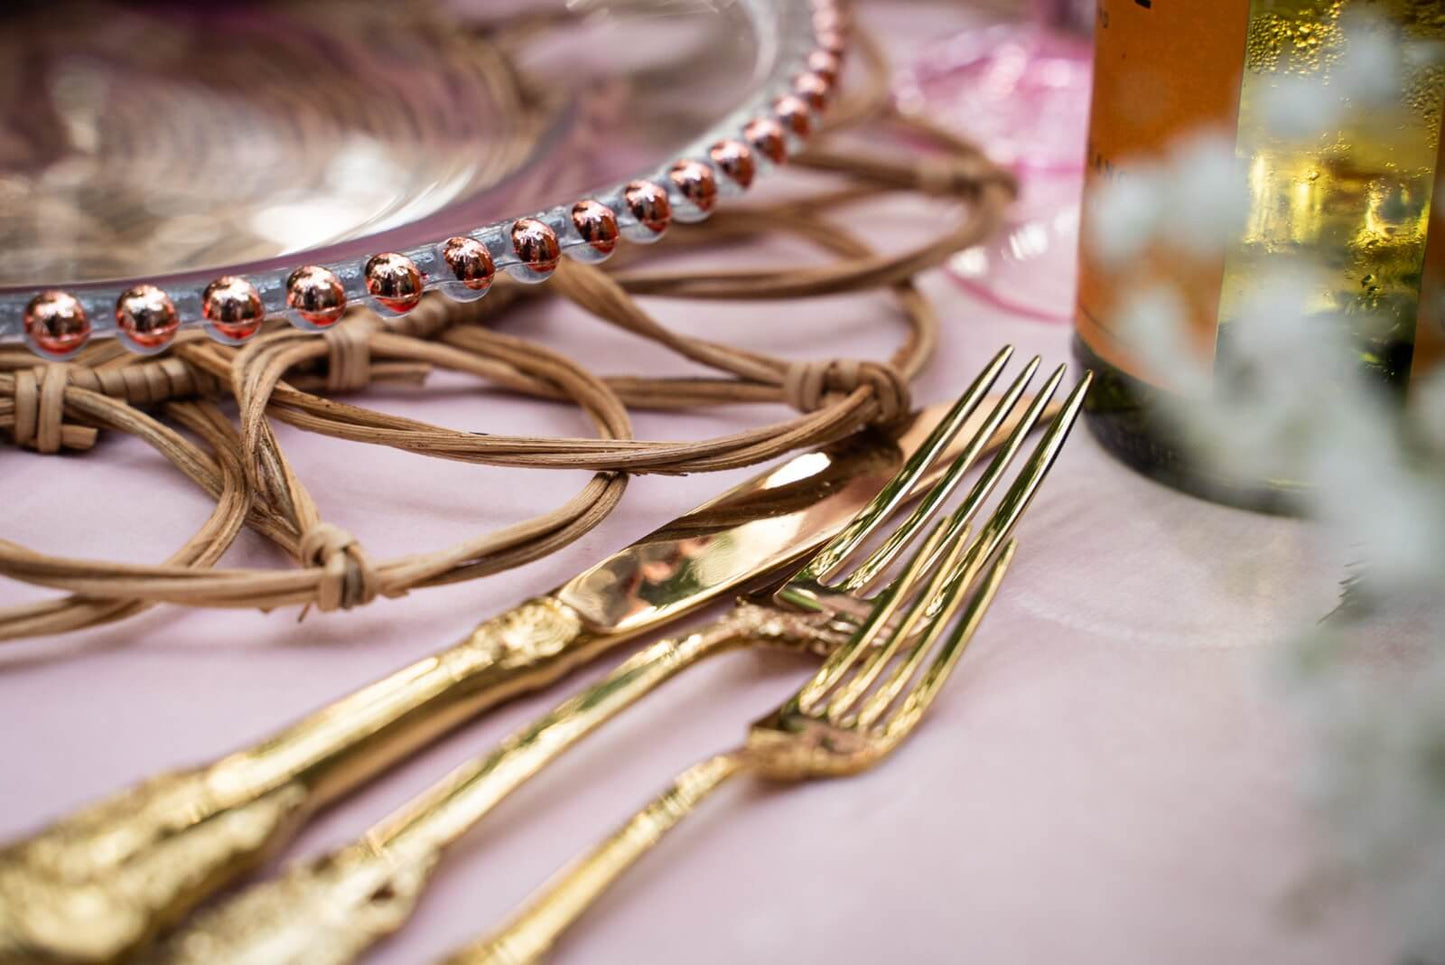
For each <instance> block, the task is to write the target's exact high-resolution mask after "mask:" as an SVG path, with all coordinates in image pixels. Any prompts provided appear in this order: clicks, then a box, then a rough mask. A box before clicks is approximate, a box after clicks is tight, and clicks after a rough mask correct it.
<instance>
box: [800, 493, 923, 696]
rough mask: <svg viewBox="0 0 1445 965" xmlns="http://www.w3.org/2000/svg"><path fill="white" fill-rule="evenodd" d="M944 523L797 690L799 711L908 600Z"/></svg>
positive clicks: (824, 691)
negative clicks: (847, 637)
mask: <svg viewBox="0 0 1445 965" xmlns="http://www.w3.org/2000/svg"><path fill="white" fill-rule="evenodd" d="M946 523H947V520H940V521H939V523H938V525H937V526H935V527H934V528H933V532H931V533H929V534H928V538H927V539H926V540H924V543H923V547H922V548H921V549H920V550H919V551H918V553H917V554H916V555H914V557H913V559H911V560H909V562H908V566H907V567H905V568H904V570H903V573H902V575H900V576H899V577H898V579H897V580H896V581H895V582H894V583H893V585H892V586H890V587H889V588H888V590H887V591H886V592H885V594H884V596H883V598H882V599H880V600H879V601H878V603H877V605H876V606H874V607H873V609H872V611H871V612H870V613H869V614H868V617H867V618H866V619H865V620H864V621H863V623H862V625H861V626H859V628H858V630H857V631H856V632H855V633H854V634H853V636H852V638H851V639H850V640H849V641H848V642H847V643H846V644H845V645H843V646H841V647H839V648H838V649H837V650H834V651H833V652H832V653H831V654H830V655H829V656H828V659H827V660H826V661H824V663H823V666H822V668H821V669H819V671H818V672H817V673H816V674H814V675H813V679H811V680H809V681H808V682H807V683H806V684H804V685H803V686H802V689H800V690H799V691H798V694H797V696H796V697H795V698H794V699H793V703H794V704H795V705H796V706H797V707H798V709H799V710H802V711H804V712H805V713H806V712H811V711H812V709H813V707H814V706H815V705H816V704H817V702H818V701H819V700H820V699H821V698H822V697H823V696H824V695H826V694H827V693H828V691H829V690H831V689H833V685H834V684H836V683H837V682H838V680H839V679H840V678H841V677H842V676H843V674H845V673H847V672H848V669H849V668H850V667H852V666H853V664H854V663H855V662H856V661H857V659H858V655H859V654H860V653H862V652H863V651H864V650H866V649H868V648H869V647H871V646H872V645H873V641H874V640H875V639H877V637H878V635H879V634H880V633H882V632H883V631H884V629H885V628H886V627H887V626H888V624H889V622H890V621H891V620H892V619H893V615H894V614H895V613H896V612H898V608H899V607H901V606H902V605H903V603H904V602H905V601H906V600H908V599H909V597H910V594H911V591H912V590H913V587H914V586H915V585H916V584H917V583H918V581H919V580H921V579H922V578H923V575H924V573H925V572H926V571H927V562H928V557H929V555H930V554H931V552H932V550H933V549H934V547H936V546H937V545H938V543H939V541H940V540H942V539H943V536H944V531H945V530H946V529H947V526H946V525H945V524H946Z"/></svg>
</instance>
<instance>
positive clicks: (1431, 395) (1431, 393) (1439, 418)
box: [1410, 368, 1445, 456]
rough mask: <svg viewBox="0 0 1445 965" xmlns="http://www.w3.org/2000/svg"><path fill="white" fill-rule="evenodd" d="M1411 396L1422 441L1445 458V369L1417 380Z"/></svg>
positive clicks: (1411, 390)
mask: <svg viewBox="0 0 1445 965" xmlns="http://www.w3.org/2000/svg"><path fill="white" fill-rule="evenodd" d="M1410 395H1411V404H1412V407H1413V415H1414V417H1415V425H1416V426H1417V427H1418V428H1419V430H1420V435H1421V438H1422V440H1423V441H1424V442H1425V443H1426V444H1427V445H1428V446H1430V448H1431V449H1432V450H1434V452H1435V453H1436V454H1437V455H1439V456H1445V368H1442V369H1440V370H1439V371H1436V372H1433V373H1431V374H1430V375H1427V376H1423V377H1421V378H1419V379H1417V380H1416V381H1415V384H1414V385H1413V386H1411V387H1410Z"/></svg>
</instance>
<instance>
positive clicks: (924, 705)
mask: <svg viewBox="0 0 1445 965" xmlns="http://www.w3.org/2000/svg"><path fill="white" fill-rule="evenodd" d="M950 529H951V528H950V526H949V521H948V520H945V521H944V522H942V523H940V524H939V525H938V526H937V527H936V528H935V529H934V530H933V533H932V534H931V535H930V537H929V538H928V540H927V541H925V543H924V545H923V547H922V548H921V549H919V550H918V552H916V553H915V554H914V556H913V558H912V559H911V560H910V561H909V563H908V565H907V566H906V567H905V569H904V571H903V573H902V575H900V576H899V577H898V579H897V580H896V581H895V582H894V583H893V584H892V585H890V586H889V588H888V589H887V590H885V591H884V594H883V597H882V599H880V601H879V603H878V605H877V606H876V607H875V608H874V610H873V612H872V613H871V614H870V615H869V617H868V618H867V619H866V620H864V622H863V624H862V625H861V626H860V627H859V628H858V630H857V631H856V632H855V633H854V634H853V636H852V638H851V639H850V640H849V641H848V643H847V644H846V645H844V646H842V647H839V648H838V649H837V650H835V651H834V652H833V654H832V655H831V656H830V657H829V659H828V660H827V661H826V662H825V663H824V665H823V667H822V669H820V670H819V671H818V673H817V674H815V675H814V676H813V678H812V679H811V680H809V681H808V682H807V683H806V684H804V685H803V687H802V688H801V689H800V690H799V691H798V692H797V693H796V694H795V695H793V697H791V698H790V699H788V700H787V701H785V702H784V703H783V705H782V706H781V707H779V708H778V709H777V710H775V711H773V712H772V713H771V714H769V715H768V716H766V717H764V718H762V719H761V720H759V721H758V722H757V723H755V724H753V725H752V727H751V728H750V729H749V731H748V735H747V740H746V741H745V743H744V744H743V745H742V746H741V747H739V748H737V749H735V750H733V751H730V752H728V753H725V754H720V755H718V756H716V757H712V758H709V759H708V760H705V761H702V762H701V763H699V764H695V765H693V766H692V767H690V768H688V769H687V770H686V771H683V772H682V773H681V774H680V775H678V777H677V778H676V780H675V781H674V782H673V784H672V786H670V787H669V788H668V789H667V790H666V791H664V792H663V793H662V794H661V795H660V796H659V797H657V798H656V799H654V800H653V801H652V803H650V804H648V805H647V806H646V807H644V808H643V809H642V810H641V811H639V812H637V814H636V815H634V816H633V817H632V819H631V820H630V821H628V822H627V823H626V824H624V825H623V826H622V827H621V828H619V829H618V830H617V831H616V832H614V833H613V834H612V836H611V837H609V838H607V839H606V840H605V841H603V842H602V843H601V844H599V845H597V846H596V847H595V848H594V849H593V850H592V851H591V852H589V853H588V854H587V855H586V856H584V857H583V858H582V859H580V860H579V861H578V862H576V863H575V864H574V865H572V866H571V867H569V868H567V869H566V870H565V871H564V872H563V873H562V874H561V875H560V876H559V877H558V878H557V879H556V880H555V881H554V882H553V883H552V884H550V885H548V886H546V887H545V888H544V889H543V890H542V891H541V892H540V893H539V894H538V895H537V896H535V897H534V898H532V899H531V900H529V901H528V902H527V903H526V904H525V905H524V906H523V908H522V909H521V910H520V911H519V912H518V913H517V914H516V915H515V916H514V917H513V918H512V919H511V920H510V921H509V922H508V923H507V924H506V925H505V926H504V927H503V928H502V929H501V930H500V931H498V932H496V933H495V934H494V935H492V936H491V937H489V938H486V939H483V940H482V941H480V942H479V943H477V944H475V945H472V946H469V947H467V948H465V949H463V950H461V951H460V952H458V953H457V954H455V955H453V956H452V957H450V958H448V959H446V965H484V963H485V965H523V963H529V962H536V961H539V960H540V959H542V958H543V957H544V956H545V955H546V954H547V952H548V951H549V950H550V949H551V948H552V946H553V945H554V944H555V943H556V941H557V939H558V938H559V937H560V936H561V935H562V934H563V933H564V932H565V931H566V929H567V928H568V927H569V926H570V925H571V924H572V923H573V922H575V921H576V920H577V919H578V917H580V916H581V915H582V913H583V912H585V911H586V910H587V909H588V908H589V907H590V906H591V905H592V903H593V902H595V901H596V900H597V899H598V898H599V897H600V896H601V895H602V893H603V892H604V891H606V890H607V888H608V887H609V886H610V885H611V884H612V883H613V882H614V881H616V880H617V879H618V877H619V876H621V875H622V873H623V872H624V871H626V870H627V869H628V868H629V867H631V866H632V864H633V863H634V862H636V861H637V860H638V859H639V858H641V857H642V856H643V855H644V854H646V853H647V852H648V851H649V850H651V849H652V848H653V847H654V846H655V845H656V844H657V843H658V842H659V841H660V840H661V839H662V837H663V836H664V835H665V834H667V832H668V831H670V830H671V829H672V828H673V827H674V826H676V825H677V823H678V822H679V821H681V820H682V819H683V818H684V817H686V816H687V815H689V814H691V813H692V812H693V811H694V810H695V809H696V808H697V806H698V805H699V804H700V803H701V802H702V801H703V799H704V798H706V797H707V796H708V795H709V794H711V793H712V792H713V791H715V790H716V789H717V788H718V787H720V786H721V785H722V784H723V783H724V782H725V781H727V780H728V779H729V778H731V777H733V776H734V775H736V774H739V773H741V772H743V771H748V772H751V773H753V774H756V775H759V776H761V777H764V778H768V779H772V780H781V781H803V780H811V779H814V778H823V777H838V776H841V775H846V774H856V773H858V772H859V771H862V770H865V769H867V768H869V767H871V766H872V765H874V764H876V763H877V762H878V761H880V760H882V759H883V758H884V757H887V756H888V755H889V754H890V753H892V752H893V750H894V749H895V748H897V747H898V746H899V745H900V744H902V743H903V741H904V740H905V739H906V738H907V737H908V736H909V735H910V734H912V733H913V730H914V728H915V727H916V726H917V724H918V722H919V721H920V720H921V719H922V718H923V715H924V713H925V712H926V711H927V710H928V707H929V705H931V704H932V703H933V700H934V698H935V697H936V696H937V695H938V691H939V689H940V688H941V687H942V686H943V684H944V682H945V681H946V680H947V679H948V676H949V674H950V673H952V671H953V668H954V665H955V664H956V663H957V662H958V658H959V656H960V655H961V654H962V653H963V650H964V648H965V647H966V646H967V645H968V643H969V641H970V640H971V639H972V637H973V634H974V631H975V630H976V629H977V628H978V624H979V621H980V620H981V619H982V618H983V614H984V612H985V611H986V610H987V609H988V606H989V604H990V603H991V602H992V601H993V598H994V594H995V593H996V592H997V590H998V586H999V583H1000V582H1001V581H1002V579H1003V576H1004V573H1005V572H1006V571H1007V569H1008V565H1009V562H1010V561H1011V560H1012V559H1013V553H1014V546H1015V543H1014V541H1013V540H1010V541H1009V542H1008V543H1007V544H1005V545H1004V547H1003V550H1002V552H1001V553H1000V554H999V556H998V558H997V560H996V562H994V563H993V565H992V566H991V567H990V568H989V570H988V571H987V573H986V574H985V575H984V576H983V579H982V581H981V583H982V585H981V587H980V588H979V590H978V592H977V593H976V594H974V595H973V597H972V599H967V601H966V598H967V595H968V594H967V592H966V591H967V590H969V589H971V588H972V585H973V583H974V582H975V579H976V577H977V575H978V573H979V571H980V569H981V568H982V565H983V563H984V561H985V560H986V559H987V558H988V553H989V550H990V549H991V548H992V544H991V543H990V542H989V541H988V540H987V539H980V540H978V541H977V542H975V543H974V544H973V545H972V546H971V547H969V549H968V550H967V553H966V554H965V553H964V546H965V542H966V540H967V532H968V531H967V528H966V527H965V528H964V529H963V530H961V531H957V532H954V533H953V534H952V535H950ZM939 554H941V556H942V558H941V562H940V563H939V565H937V566H936V567H935V568H933V572H932V575H931V576H929V575H928V572H929V569H930V566H929V564H930V561H931V560H933V559H936V558H937V557H938V556H939ZM960 557H962V559H960ZM920 587H922V589H921V592H920V591H919V589H920ZM909 601H911V602H909ZM965 601H966V602H967V605H966V606H965ZM905 603H907V610H906V612H903V614H902V617H901V619H899V620H897V622H896V624H895V622H894V620H895V617H896V616H898V614H899V612H900V610H901V608H902V607H903V606H904V605H905ZM960 610H962V611H963V612H962V615H961V616H959V611H960ZM955 617H958V620H957V622H956V623H955V622H954V618H955ZM950 627H952V630H951V631H950V629H949V628H950ZM945 634H946V637H945ZM940 639H942V640H943V643H942V645H941V646H939V647H938V652H937V655H936V656H934V658H933V661H932V663H931V664H929V666H928V668H927V669H926V670H923V672H922V673H921V674H920V673H919V671H920V669H921V668H922V667H923V664H924V661H925V660H927V658H928V655H929V654H930V653H932V652H933V649H934V647H935V645H937V644H938V643H939V641H940ZM889 668H891V672H890V673H889V674H888V676H887V677H886V678H885V679H883V680H882V682H881V683H879V678H880V677H881V675H882V674H883V673H884V672H885V671H886V670H889Z"/></svg>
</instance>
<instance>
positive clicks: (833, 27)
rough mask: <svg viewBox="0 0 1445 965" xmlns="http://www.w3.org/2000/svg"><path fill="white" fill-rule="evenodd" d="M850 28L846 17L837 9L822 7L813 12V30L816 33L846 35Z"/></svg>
mask: <svg viewBox="0 0 1445 965" xmlns="http://www.w3.org/2000/svg"><path fill="white" fill-rule="evenodd" d="M851 26H852V24H851V23H850V22H849V20H848V15H847V14H846V13H844V12H843V11H842V10H840V9H839V8H838V7H830V6H824V7H819V8H817V9H815V10H814V11H813V30H814V31H815V32H816V33H820V34H825V33H836V34H846V33H847V32H848V30H849V28H850V27H851Z"/></svg>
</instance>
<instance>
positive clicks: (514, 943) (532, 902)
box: [443, 750, 747, 965]
mask: <svg viewBox="0 0 1445 965" xmlns="http://www.w3.org/2000/svg"><path fill="white" fill-rule="evenodd" d="M746 766H747V761H746V758H745V756H744V754H743V752H742V751H740V750H739V751H733V752H732V753H729V754H720V755H718V756H717V757H713V758H709V759H708V760H705V761H703V762H702V763H700V764H694V765H693V766H692V767H690V768H688V769H687V770H685V771H683V772H682V773H681V774H679V775H678V776H677V778H676V780H674V781H673V783H672V786H671V787H669V788H668V789H667V790H666V791H663V792H662V794H660V795H658V796H657V797H656V798H654V799H653V801H652V803H651V804H648V805H647V806H646V807H644V808H643V809H642V810H641V811H638V812H637V813H636V814H634V815H633V816H632V819H631V820H630V821H628V822H627V823H626V824H624V825H623V826H622V827H620V828H618V829H617V830H616V831H615V832H613V833H612V836H611V837H609V838H607V840H605V841H603V842H602V843H601V844H599V845H597V846H596V847H595V848H593V849H592V850H591V851H590V852H589V853H588V854H587V855H585V856H584V857H583V858H581V859H580V860H578V861H577V862H575V863H574V864H572V865H570V866H568V867H567V868H565V869H563V871H562V872H560V873H559V874H558V875H557V877H556V878H554V879H553V880H552V881H551V882H549V883H548V884H546V885H544V886H543V887H542V889H541V891H539V892H538V894H537V895H536V897H534V898H531V899H529V900H528V902H527V904H526V906H525V907H523V908H522V910H521V911H519V912H518V913H517V914H516V915H514V916H513V917H512V919H511V920H510V921H509V922H507V924H506V925H504V926H502V927H501V928H500V929H498V930H497V931H496V932H494V933H493V934H492V935H490V936H489V937H487V938H484V939H482V940H481V941H479V942H477V943H476V944H474V945H469V946H467V947H466V948H463V949H461V950H460V951H458V952H457V953H455V954H454V955H452V956H451V957H450V958H447V959H445V960H444V963H443V965H530V963H533V962H539V961H541V960H542V959H543V957H545V956H546V954H547V953H548V952H549V951H551V949H552V946H553V945H555V944H556V942H557V939H558V938H560V937H561V936H562V933H563V932H565V931H566V930H567V929H568V928H569V927H571V925H572V923H573V922H575V921H576V920H577V919H578V918H579V917H581V915H582V913H583V912H584V911H586V910H587V909H588V908H589V907H591V906H592V903H593V902H595V901H596V900H597V899H598V898H599V897H600V896H601V895H602V893H603V892H604V891H606V890H607V889H608V887H610V886H611V885H612V883H613V882H614V881H616V880H617V879H618V877H620V876H621V874H622V873H623V872H624V871H626V870H627V869H628V868H630V867H632V865H633V864H634V863H635V862H636V861H637V859H638V858H641V857H642V856H643V855H644V854H646V853H647V852H648V851H650V850H652V847H653V845H655V844H657V842H659V841H661V840H662V837H663V835H665V834H667V832H669V831H671V830H672V829H673V827H674V826H675V825H676V824H677V823H678V822H679V821H681V820H682V819H683V818H685V817H687V816H688V815H689V814H691V813H692V812H693V811H694V810H695V809H696V808H697V806H698V805H699V804H701V803H702V801H703V799H704V798H706V797H707V796H708V795H709V794H711V793H712V792H713V791H715V790H717V789H718V788H719V787H721V786H722V784H723V782H725V781H726V780H727V779H728V778H730V777H732V776H733V775H734V774H736V773H738V772H739V771H740V770H742V769H743V768H744V767H746Z"/></svg>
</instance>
